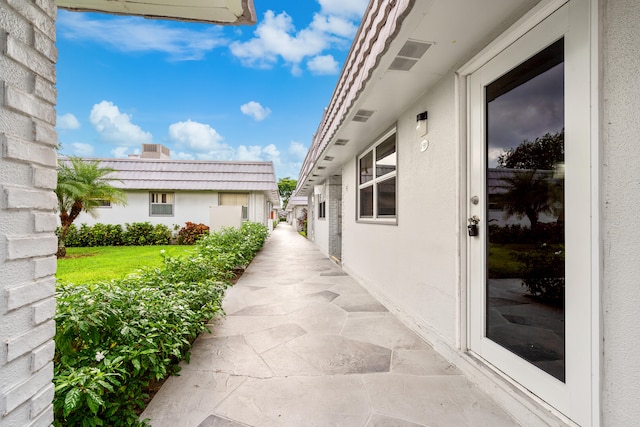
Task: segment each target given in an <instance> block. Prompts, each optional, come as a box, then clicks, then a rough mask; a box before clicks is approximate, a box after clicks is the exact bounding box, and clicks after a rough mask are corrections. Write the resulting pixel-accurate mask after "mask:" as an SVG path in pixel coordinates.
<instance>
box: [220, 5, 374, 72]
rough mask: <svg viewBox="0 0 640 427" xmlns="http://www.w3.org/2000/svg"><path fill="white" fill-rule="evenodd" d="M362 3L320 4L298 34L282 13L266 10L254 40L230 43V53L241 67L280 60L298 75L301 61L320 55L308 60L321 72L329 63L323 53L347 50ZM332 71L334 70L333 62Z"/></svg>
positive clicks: (361, 9) (271, 64)
mask: <svg viewBox="0 0 640 427" xmlns="http://www.w3.org/2000/svg"><path fill="white" fill-rule="evenodd" d="M325 3H326V4H325ZM342 3H346V4H342ZM363 4H364V6H363ZM366 4H367V1H366V0H364V1H362V0H358V1H353V0H347V1H346V2H340V3H337V2H335V4H334V2H331V1H328V2H327V1H325V2H321V5H322V11H321V12H320V13H316V14H315V15H314V17H313V21H312V22H311V23H310V24H309V26H308V27H306V28H303V29H301V30H299V31H298V30H297V29H296V27H295V26H294V24H293V19H292V18H291V16H289V15H288V14H287V13H286V12H282V13H280V14H277V15H276V14H275V13H274V12H273V11H272V10H268V11H267V12H265V14H264V19H263V20H262V21H260V24H258V26H257V28H256V30H255V31H254V38H252V39H250V40H248V41H246V42H239V41H236V42H234V43H231V45H230V49H231V53H232V54H233V55H235V56H236V57H237V58H239V59H240V60H241V61H242V62H243V63H244V64H245V65H248V66H255V67H264V68H269V67H272V66H273V65H275V64H277V63H278V62H279V61H280V60H282V61H284V63H285V64H287V65H288V66H289V67H291V70H292V73H293V74H294V75H295V74H300V73H301V69H300V64H301V63H302V62H303V61H304V60H305V59H307V58H314V57H318V56H320V57H323V59H319V60H315V61H313V60H312V61H310V65H311V66H315V67H316V68H315V69H314V71H316V72H317V71H319V70H323V71H322V72H323V73H325V72H327V71H326V70H328V68H327V67H328V62H329V61H328V60H327V59H326V58H324V57H326V56H328V55H326V54H324V55H323V52H325V51H326V50H329V49H334V48H340V49H347V48H348V47H349V45H350V44H351V37H353V35H354V34H355V33H356V31H357V26H356V22H355V20H357V19H360V17H361V16H362V12H363V11H364V7H366ZM318 61H319V62H320V63H318ZM323 61H324V62H323ZM322 66H324V68H322ZM334 68H335V69H336V70H337V68H338V65H337V63H336V64H335V65H334Z"/></svg>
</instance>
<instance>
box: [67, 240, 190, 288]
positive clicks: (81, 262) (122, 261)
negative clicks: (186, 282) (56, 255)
mask: <svg viewBox="0 0 640 427" xmlns="http://www.w3.org/2000/svg"><path fill="white" fill-rule="evenodd" d="M161 250H164V251H166V255H171V256H176V255H182V254H185V253H188V252H190V251H191V250H193V246H178V245H171V246H100V247H92V248H67V256H66V257H65V258H62V259H59V260H58V272H57V274H56V277H57V278H58V280H60V281H63V282H73V283H95V282H100V281H103V280H111V279H121V278H123V277H126V276H127V275H128V274H131V273H134V272H135V271H136V270H138V269H140V268H142V267H144V266H148V267H155V266H159V265H160V264H161V262H162V258H161V256H160V251H161Z"/></svg>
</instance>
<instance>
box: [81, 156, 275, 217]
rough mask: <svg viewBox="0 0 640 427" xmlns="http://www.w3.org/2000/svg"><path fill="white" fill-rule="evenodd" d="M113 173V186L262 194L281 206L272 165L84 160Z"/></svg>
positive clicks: (165, 160)
mask: <svg viewBox="0 0 640 427" xmlns="http://www.w3.org/2000/svg"><path fill="white" fill-rule="evenodd" d="M85 160H98V161H100V166H102V167H107V168H111V169H114V170H115V171H116V172H114V173H113V175H112V176H113V178H115V179H117V180H119V181H114V182H113V186H114V187H118V188H126V189H136V190H192V191H199V190H210V191H264V192H265V193H267V195H268V198H269V200H270V201H271V202H273V203H274V205H276V206H279V205H280V198H279V194H278V184H277V182H276V177H275V171H274V168H273V163H272V162H249V161H246V162H243V161H204V160H202V161H198V160H171V159H141V158H127V159H114V158H108V159H85Z"/></svg>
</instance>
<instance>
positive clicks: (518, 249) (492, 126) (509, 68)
mask: <svg viewBox="0 0 640 427" xmlns="http://www.w3.org/2000/svg"><path fill="white" fill-rule="evenodd" d="M588 28H589V27H588V2H586V1H582V0H571V1H570V2H569V3H566V4H565V5H564V6H562V7H561V8H560V9H558V10H557V11H555V12H554V13H553V14H551V15H550V16H548V17H547V18H546V19H544V20H542V21H541V22H540V23H538V24H537V25H536V26H535V27H533V29H531V30H530V31H528V32H526V34H524V35H523V36H522V37H520V38H518V39H517V40H516V41H515V42H514V43H513V44H511V45H510V46H509V47H507V48H506V49H504V50H503V51H502V52H501V53H499V54H498V55H497V56H494V57H492V58H488V59H487V62H486V63H485V64H484V65H482V66H481V67H480V68H479V69H477V70H476V71H475V72H473V73H472V74H471V75H469V77H468V80H467V84H468V94H469V99H468V100H469V110H468V111H469V157H468V158H469V171H470V176H469V183H468V188H469V194H468V196H469V198H468V199H469V204H468V215H469V217H470V218H473V220H471V222H470V224H471V225H473V223H474V222H475V220H477V230H476V229H473V230H470V231H472V232H471V233H470V234H475V235H474V236H469V237H468V239H469V244H468V248H469V254H468V260H469V269H468V272H469V297H470V298H469V335H468V337H469V342H468V346H469V349H470V350H471V351H472V352H474V353H475V354H477V355H478V356H479V357H481V358H482V359H484V360H485V361H486V362H487V363H488V364H490V365H491V366H493V367H494V368H495V369H496V370H498V371H500V372H501V373H502V374H504V375H505V376H507V377H509V378H510V379H511V380H513V381H514V382H515V383H517V384H519V385H520V386H522V387H523V388H524V389H526V390H529V391H530V392H532V393H533V394H535V395H536V396H538V397H539V398H541V399H542V400H544V401H546V402H547V403H549V404H550V405H551V406H553V407H554V408H556V409H557V410H558V411H560V412H561V413H563V414H564V415H566V416H567V417H569V418H570V419H572V420H573V421H575V422H577V423H578V424H580V425H584V426H588V425H592V424H593V421H592V409H591V390H592V372H591V369H592V362H591V357H590V355H591V354H592V353H591V345H592V342H591V340H592V329H591V325H592V313H591V299H590V296H591V269H590V260H591V245H592V243H591V233H590V230H591V216H592V215H591V197H590V195H591V191H590V152H591V148H590V147H591V142H590V141H591V139H590V126H589V122H590V110H589V99H590V98H589V91H590V81H589V32H588ZM476 231H477V232H476Z"/></svg>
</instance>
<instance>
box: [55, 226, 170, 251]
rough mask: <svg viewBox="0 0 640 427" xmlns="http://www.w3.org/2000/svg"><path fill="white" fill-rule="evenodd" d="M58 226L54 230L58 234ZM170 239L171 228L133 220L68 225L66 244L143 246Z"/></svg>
mask: <svg viewBox="0 0 640 427" xmlns="http://www.w3.org/2000/svg"><path fill="white" fill-rule="evenodd" d="M59 233H60V227H58V229H57V230H56V234H58V235H59ZM170 240H171V230H170V229H169V227H167V226H166V225H163V224H157V225H153V224H151V223H150V222H134V223H131V224H125V228H123V227H122V225H120V224H100V223H98V224H95V225H87V224H82V225H80V228H78V227H76V226H75V224H71V225H70V226H69V232H68V234H67V240H66V246H67V247H69V248H72V247H92V246H143V245H167V244H169V241H170Z"/></svg>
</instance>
